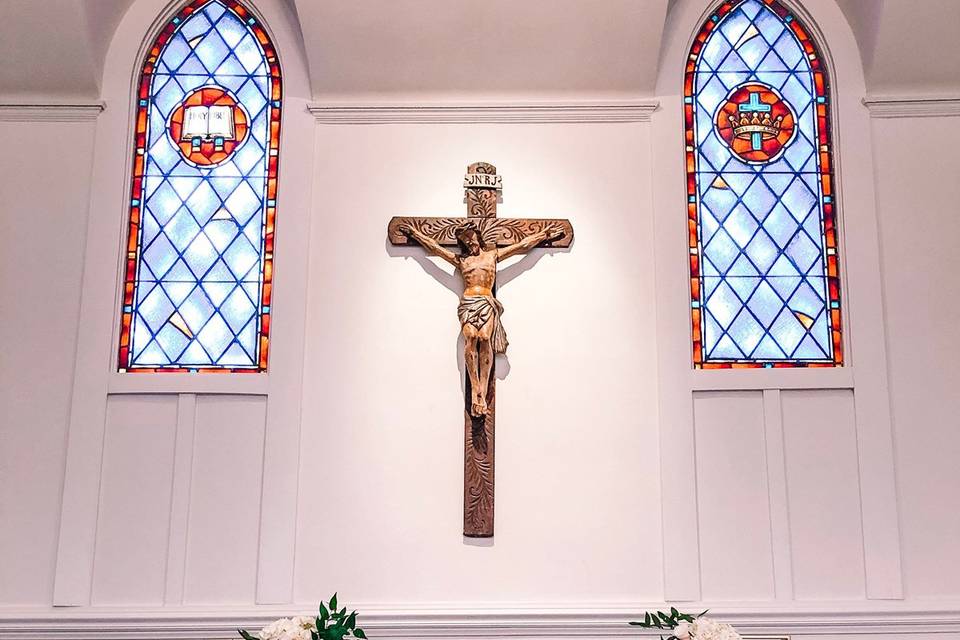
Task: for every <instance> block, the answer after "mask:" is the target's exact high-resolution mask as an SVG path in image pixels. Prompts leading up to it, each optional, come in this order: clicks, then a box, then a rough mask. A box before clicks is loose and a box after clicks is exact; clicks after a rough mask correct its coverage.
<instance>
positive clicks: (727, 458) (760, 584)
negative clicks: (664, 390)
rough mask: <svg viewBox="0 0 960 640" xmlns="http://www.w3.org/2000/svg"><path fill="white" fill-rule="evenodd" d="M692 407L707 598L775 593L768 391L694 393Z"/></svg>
mask: <svg viewBox="0 0 960 640" xmlns="http://www.w3.org/2000/svg"><path fill="white" fill-rule="evenodd" d="M693 407H694V424H695V432H696V444H695V448H696V474H697V505H696V508H697V510H698V516H699V530H700V572H701V580H702V588H703V599H704V600H713V599H716V600H731V599H744V600H747V599H749V600H767V599H773V597H774V586H773V583H774V576H773V561H772V549H771V536H770V508H769V491H768V486H767V463H766V452H765V446H764V437H763V429H764V417H763V416H764V414H763V394H762V392H760V391H721V392H703V393H695V394H694V396H693ZM690 508H691V509H692V508H694V505H690Z"/></svg>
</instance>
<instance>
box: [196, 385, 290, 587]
mask: <svg viewBox="0 0 960 640" xmlns="http://www.w3.org/2000/svg"><path fill="white" fill-rule="evenodd" d="M265 416H266V398H265V397H262V396H198V397H197V408H196V424H195V427H194V428H195V432H194V448H193V476H192V480H191V491H190V510H189V520H188V530H187V560H186V575H185V580H184V595H183V597H184V602H185V603H187V604H197V603H246V604H251V603H253V595H254V589H255V588H256V573H257V544H258V540H259V538H258V534H259V520H260V481H261V478H262V475H263V473H262V472H263V442H264V440H263V436H264V419H265ZM291 464H296V461H295V460H293V461H291Z"/></svg>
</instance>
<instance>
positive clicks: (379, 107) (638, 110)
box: [307, 100, 660, 124]
mask: <svg viewBox="0 0 960 640" xmlns="http://www.w3.org/2000/svg"><path fill="white" fill-rule="evenodd" d="M659 106H660V103H659V101H657V100H631V101H596V102H561V101H556V102H496V103H494V102H489V103H487V102H477V103H423V104H415V103H397V104H382V103H356V104H325V103H322V102H317V103H312V104H310V105H308V106H307V109H308V110H309V111H310V113H311V114H313V117H314V118H315V119H316V121H317V122H318V123H321V124H488V123H489V124H509V123H523V124H536V123H588V122H593V123H623V122H649V121H650V116H651V115H652V114H653V112H654V111H656V110H657V108H658V107H659Z"/></svg>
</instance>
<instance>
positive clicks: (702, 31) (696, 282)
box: [683, 0, 844, 369]
mask: <svg viewBox="0 0 960 640" xmlns="http://www.w3.org/2000/svg"><path fill="white" fill-rule="evenodd" d="M760 2H762V4H764V5H765V8H766V10H769V11H771V12H772V13H773V14H775V15H776V16H777V17H778V18H780V20H781V21H782V23H784V24H785V26H786V27H787V28H788V29H789V31H790V32H791V33H792V35H793V36H794V38H795V39H796V41H797V43H798V44H799V45H800V46H801V47H802V49H803V53H804V55H805V56H806V64H807V65H809V68H810V73H811V76H812V80H813V82H812V84H813V89H814V93H813V95H812V96H811V100H812V101H814V102H815V104H816V113H815V114H814V122H815V125H816V132H815V135H816V137H817V140H816V141H815V143H816V145H817V148H816V150H815V154H816V156H817V163H816V167H817V171H818V174H819V186H820V192H819V194H817V195H818V198H817V200H818V202H817V208H818V210H819V212H820V222H821V228H822V236H821V237H822V242H823V246H822V247H821V248H820V254H821V260H822V263H823V271H824V275H825V276H826V283H825V287H824V293H825V294H826V300H825V307H824V313H825V314H827V318H826V320H827V322H828V327H829V328H828V331H829V334H828V339H829V341H830V343H831V345H830V346H831V347H832V350H831V353H830V354H829V355H830V360H829V361H825V360H813V361H811V360H807V359H804V358H799V357H796V358H795V357H788V358H787V359H765V358H759V357H757V358H755V357H752V356H751V355H747V357H745V358H743V359H733V358H726V357H724V358H717V359H715V360H711V359H710V358H709V357H708V354H707V353H705V351H706V349H705V346H704V334H705V332H706V330H707V327H706V319H705V318H706V316H705V314H706V311H705V309H704V306H705V305H704V294H705V289H706V287H705V283H704V273H703V250H704V247H703V245H702V233H703V227H702V221H701V207H702V205H701V191H702V188H701V185H699V180H698V172H699V171H701V168H700V166H699V143H698V140H697V134H696V127H697V118H696V109H697V95H698V86H697V82H696V76H697V73H698V70H699V68H700V64H701V54H702V53H703V50H704V48H705V47H706V45H707V43H708V42H709V41H710V38H711V37H712V36H714V35H715V29H716V28H717V27H718V26H719V25H721V24H723V21H724V20H725V19H726V18H727V17H728V16H730V15H731V14H732V13H733V12H734V11H735V10H736V9H737V8H738V7H739V6H740V5H742V4H743V0H727V1H725V2H722V3H721V4H719V5H717V6H715V7H714V9H713V10H712V11H710V12H709V13H708V14H707V16H706V17H705V19H704V20H703V21H702V23H701V25H700V28H699V29H698V31H697V32H696V34H695V35H694V37H693V40H692V42H691V44H690V46H689V49H688V51H689V53H688V56H687V60H686V65H685V70H684V81H683V115H684V141H685V148H684V152H685V158H686V165H685V166H686V174H687V181H686V183H687V215H688V229H689V234H688V249H689V266H690V320H691V338H692V360H693V366H694V367H695V368H707V369H710V368H761V367H764V368H773V367H777V368H793V367H839V366H843V354H844V344H843V323H842V309H841V291H842V286H841V280H840V254H839V235H840V233H839V227H838V224H837V218H838V215H837V208H838V206H839V198H837V197H836V178H835V162H834V157H833V156H834V149H835V141H834V137H833V126H832V125H833V120H834V114H833V101H832V99H831V95H830V94H831V86H830V71H829V69H828V65H827V64H826V59H825V58H824V57H823V56H822V55H821V53H820V50H819V47H818V45H817V43H816V40H815V38H813V37H811V35H810V34H809V32H808V30H807V28H806V27H805V26H804V20H803V18H801V17H798V16H796V15H795V13H794V12H793V11H791V10H790V9H789V8H788V7H786V6H785V5H784V4H782V3H781V2H779V1H778V0H760ZM770 46H771V50H774V49H773V46H772V44H771V45H770ZM748 81H749V80H748ZM712 116H713V114H711V117H712ZM795 126H799V124H797V125H795ZM723 173H724V172H723V170H719V173H718V174H717V175H718V176H720V175H722V174H723ZM757 175H758V176H762V175H763V171H762V170H759V171H757ZM797 175H800V174H799V173H798V174H797ZM759 227H760V228H761V229H763V228H764V225H763V223H760V225H759ZM760 284H761V282H758V283H757V287H759V285H760ZM757 287H755V288H754V289H753V291H756V290H757ZM748 297H749V296H748ZM744 304H745V305H746V303H744ZM785 308H786V307H785ZM744 312H745V311H744ZM741 313H743V312H741ZM807 331H808V332H809V331H810V327H809V326H808V327H807ZM771 335H772V333H771ZM737 346H738V347H740V346H741V345H737Z"/></svg>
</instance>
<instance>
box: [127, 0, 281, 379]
mask: <svg viewBox="0 0 960 640" xmlns="http://www.w3.org/2000/svg"><path fill="white" fill-rule="evenodd" d="M136 99H137V118H136V123H135V124H136V134H135V139H134V156H133V177H132V188H131V200H130V224H129V239H128V244H127V256H126V257H127V260H126V274H125V282H124V291H123V307H122V309H121V332H120V345H119V365H118V367H119V370H120V371H126V372H159V371H200V372H205V371H233V372H246V371H254V372H256V371H265V370H266V368H267V352H268V347H269V336H270V302H271V288H272V272H273V234H274V224H275V215H276V197H277V196H276V190H277V169H278V166H277V164H278V151H279V142H280V109H281V86H280V67H279V63H278V61H277V56H276V52H275V50H274V48H273V45H272V44H271V42H270V39H269V37H268V36H267V33H266V31H265V30H264V28H263V26H262V25H261V24H260V22H259V20H258V19H257V18H256V17H255V16H254V15H253V14H252V13H251V12H250V11H249V10H248V9H247V8H246V7H244V6H243V4H241V3H240V2H237V1H236V0H192V1H191V2H189V3H188V4H186V5H185V6H184V7H183V8H182V9H181V10H180V11H179V12H178V13H177V14H176V15H175V16H174V17H173V18H172V19H171V20H170V21H169V22H168V23H167V24H165V25H164V28H163V29H162V30H161V32H160V34H159V36H157V39H156V41H155V42H154V44H153V46H152V47H151V49H150V50H149V51H148V53H147V55H146V59H145V60H144V64H143V67H142V72H141V76H140V83H139V85H138V90H137V98H136ZM218 109H219V110H220V111H219V113H220V114H228V115H229V117H228V118H227V121H228V122H229V128H228V129H227V130H226V132H224V131H221V130H219V129H218V130H216V131H214V126H213V125H212V124H210V125H207V126H208V127H209V128H207V129H203V128H202V126H203V125H200V126H201V129H197V127H198V125H197V124H196V122H197V121H198V119H203V120H202V122H203V123H206V122H207V120H206V119H207V118H209V119H211V120H212V119H213V118H214V117H215V116H214V114H215V112H216V111H217V110H218ZM224 110H225V111H224ZM198 113H199V116H198ZM188 125H189V126H188Z"/></svg>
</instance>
